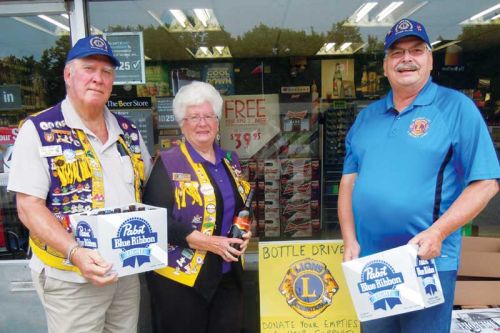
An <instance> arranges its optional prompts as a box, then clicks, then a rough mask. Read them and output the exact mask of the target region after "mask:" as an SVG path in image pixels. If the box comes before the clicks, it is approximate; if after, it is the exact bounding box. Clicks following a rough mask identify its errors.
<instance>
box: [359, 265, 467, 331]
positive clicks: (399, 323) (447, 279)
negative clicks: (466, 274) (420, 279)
mask: <svg viewBox="0 0 500 333" xmlns="http://www.w3.org/2000/svg"><path fill="white" fill-rule="evenodd" d="M439 279H440V280H441V286H442V287H443V295H444V303H443V304H439V305H436V306H432V307H430V308H427V309H423V310H420V311H414V312H408V313H404V314H401V315H397V316H392V317H386V318H380V319H375V320H370V321H365V322H364V323H361V332H362V333H449V332H450V326H451V312H452V310H453V297H454V296H455V284H456V280H457V271H442V272H439Z"/></svg>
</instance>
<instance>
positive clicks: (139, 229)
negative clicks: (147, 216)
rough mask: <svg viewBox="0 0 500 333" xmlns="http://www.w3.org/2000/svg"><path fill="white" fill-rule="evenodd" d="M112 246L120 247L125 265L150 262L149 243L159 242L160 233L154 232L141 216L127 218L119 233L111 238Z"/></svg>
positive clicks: (133, 265) (139, 264)
mask: <svg viewBox="0 0 500 333" xmlns="http://www.w3.org/2000/svg"><path fill="white" fill-rule="evenodd" d="M111 241H112V248H113V249H120V250H122V251H123V252H122V253H120V259H121V261H122V263H123V267H126V266H130V267H132V268H133V267H135V265H136V262H137V265H138V266H141V265H142V264H144V263H147V262H150V257H151V249H150V248H149V245H151V244H155V243H158V235H157V233H156V232H153V231H152V229H151V226H150V225H149V223H148V222H146V220H144V219H141V218H139V217H132V218H129V219H127V220H125V221H124V222H123V223H122V224H121V226H120V228H118V231H117V235H116V237H115V238H112V239H111Z"/></svg>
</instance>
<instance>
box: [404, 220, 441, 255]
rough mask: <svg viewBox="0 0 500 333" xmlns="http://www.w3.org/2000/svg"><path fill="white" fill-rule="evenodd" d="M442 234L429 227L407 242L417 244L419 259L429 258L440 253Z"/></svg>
mask: <svg viewBox="0 0 500 333" xmlns="http://www.w3.org/2000/svg"><path fill="white" fill-rule="evenodd" d="M443 240H444V236H443V235H442V233H441V232H440V231H439V230H438V229H437V228H432V227H431V228H429V229H427V230H424V231H422V232H421V233H419V234H417V235H416V236H415V237H413V238H412V239H410V241H409V242H408V244H416V245H418V253H417V254H418V256H419V258H420V259H423V260H429V259H433V258H435V257H438V256H439V255H441V245H442V244H443Z"/></svg>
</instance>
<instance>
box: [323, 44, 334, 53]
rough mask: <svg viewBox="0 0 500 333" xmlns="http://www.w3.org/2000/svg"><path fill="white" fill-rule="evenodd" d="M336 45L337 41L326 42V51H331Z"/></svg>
mask: <svg viewBox="0 0 500 333" xmlns="http://www.w3.org/2000/svg"><path fill="white" fill-rule="evenodd" d="M334 46H335V43H326V44H325V51H326V52H330V51H331V50H332V49H333V47H334Z"/></svg>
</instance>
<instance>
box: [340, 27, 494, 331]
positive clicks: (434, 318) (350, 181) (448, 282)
mask: <svg viewBox="0 0 500 333" xmlns="http://www.w3.org/2000/svg"><path fill="white" fill-rule="evenodd" d="M384 48H385V54H386V56H385V58H384V75H385V76H386V77H387V78H388V80H389V83H390V85H391V88H392V90H391V91H390V92H389V93H388V94H387V96H386V97H384V98H382V99H381V100H379V101H377V102H375V103H373V104H371V105H369V106H368V107H367V108H366V109H364V110H363V111H362V112H361V113H360V114H359V115H358V117H357V119H356V121H355V123H354V125H353V126H352V128H351V129H350V131H349V134H348V135H347V138H346V158H345V162H344V170H343V176H342V180H341V183H340V193H339V203H338V207H339V221H340V225H341V229H342V237H343V239H344V244H345V253H344V260H346V261H347V260H351V259H355V258H357V257H358V256H365V255H369V254H373V253H376V252H379V251H383V250H387V249H390V248H393V247H397V246H400V245H404V244H407V243H413V244H417V245H418V246H419V250H418V254H419V256H420V258H422V259H430V258H435V259H436V263H437V268H438V270H439V276H440V279H441V283H442V285H443V291H444V296H445V300H446V301H445V303H444V304H441V305H439V306H435V307H432V308H428V309H426V310H421V311H416V312H410V313H407V314H403V315H399V316H393V317H388V318H382V319H377V320H372V321H367V322H365V323H363V325H362V327H363V332H364V333H372V332H383V333H391V332H405V333H408V332H419V333H421V332H426V333H430V332H436V333H437V332H439V333H442V332H449V331H450V322H451V311H452V307H453V296H454V290H455V281H456V273H457V269H458V264H459V254H460V227H462V226H463V225H464V224H466V223H467V222H468V221H470V220H471V219H472V218H474V217H475V216H476V215H477V214H479V212H481V210H482V209H483V208H484V207H485V206H486V205H487V203H488V202H489V201H490V199H491V198H492V197H493V196H494V195H495V194H496V193H497V192H498V178H500V166H499V163H498V158H497V155H496V153H495V149H494V147H493V144H492V141H491V138H490V136H489V133H488V129H487V127H486V125H485V123H484V120H483V118H482V117H481V114H480V113H479V111H478V110H477V108H476V107H475V105H474V103H473V102H472V101H471V100H470V99H469V98H467V97H466V96H464V95H463V94H461V93H459V92H457V91H455V90H451V89H447V88H444V87H441V86H438V85H437V84H435V83H434V82H432V78H431V77H430V72H431V70H432V52H431V46H430V43H429V38H428V37H427V33H426V32H425V28H424V26H423V25H422V24H420V23H418V22H415V21H412V20H409V19H403V20H400V21H399V22H397V23H396V24H395V25H394V26H393V27H392V28H391V30H390V31H389V32H388V34H387V36H386V38H385V45H384Z"/></svg>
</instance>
